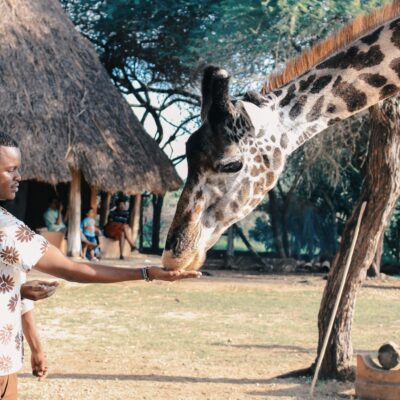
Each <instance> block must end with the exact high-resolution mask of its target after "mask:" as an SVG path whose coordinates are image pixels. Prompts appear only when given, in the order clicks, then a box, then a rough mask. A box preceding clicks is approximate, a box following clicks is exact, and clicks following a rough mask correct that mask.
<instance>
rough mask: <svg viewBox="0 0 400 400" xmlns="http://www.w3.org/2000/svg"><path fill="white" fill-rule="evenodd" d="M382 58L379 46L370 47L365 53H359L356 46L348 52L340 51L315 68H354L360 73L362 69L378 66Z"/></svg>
mask: <svg viewBox="0 0 400 400" xmlns="http://www.w3.org/2000/svg"><path fill="white" fill-rule="evenodd" d="M384 57H385V56H384V54H383V53H382V52H381V50H380V47H379V45H374V46H371V47H370V48H369V49H368V51H367V52H364V51H360V50H359V48H358V47H357V46H352V47H350V48H349V49H348V50H346V51H342V52H340V53H338V54H336V55H334V56H333V57H331V58H329V59H328V60H326V61H324V62H322V63H321V64H319V65H317V66H316V68H317V69H325V68H340V69H347V68H354V69H356V70H357V71H360V70H362V69H364V68H368V67H373V66H374V65H379V64H380V63H381V62H382V60H383V59H384Z"/></svg>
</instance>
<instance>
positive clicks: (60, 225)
mask: <svg viewBox="0 0 400 400" xmlns="http://www.w3.org/2000/svg"><path fill="white" fill-rule="evenodd" d="M62 210H63V206H62V204H61V202H60V200H59V199H58V198H57V197H54V198H52V199H51V200H50V203H49V208H48V209H47V210H46V211H45V212H44V214H43V219H44V224H45V225H46V227H47V229H48V230H49V232H66V231H67V227H66V225H65V223H64V221H63V216H62Z"/></svg>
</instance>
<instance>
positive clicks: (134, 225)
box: [129, 194, 142, 243]
mask: <svg viewBox="0 0 400 400" xmlns="http://www.w3.org/2000/svg"><path fill="white" fill-rule="evenodd" d="M141 201H142V195H141V194H135V195H134V196H131V204H130V218H129V226H130V227H131V230H132V241H133V243H135V242H136V240H137V238H138V236H139V228H140V204H141Z"/></svg>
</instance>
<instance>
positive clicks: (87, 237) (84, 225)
mask: <svg viewBox="0 0 400 400" xmlns="http://www.w3.org/2000/svg"><path fill="white" fill-rule="evenodd" d="M95 217H96V215H95V212H94V210H93V208H89V209H88V211H87V212H86V213H85V218H84V219H83V220H82V222H81V231H82V234H83V236H84V240H83V241H82V253H83V257H86V258H88V259H89V260H92V261H98V260H99V259H98V258H97V257H96V255H99V254H100V251H99V250H100V249H99V239H98V238H97V236H98V235H99V234H100V230H99V228H97V227H96V220H95Z"/></svg>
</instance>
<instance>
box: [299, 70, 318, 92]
mask: <svg viewBox="0 0 400 400" xmlns="http://www.w3.org/2000/svg"><path fill="white" fill-rule="evenodd" d="M316 76H317V75H315V74H312V75H310V76H309V77H308V78H307V79H305V80H301V81H300V82H299V91H300V92H304V91H305V90H307V89H308V88H309V87H310V85H311V84H312V83H313V82H314V79H315V78H316Z"/></svg>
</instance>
